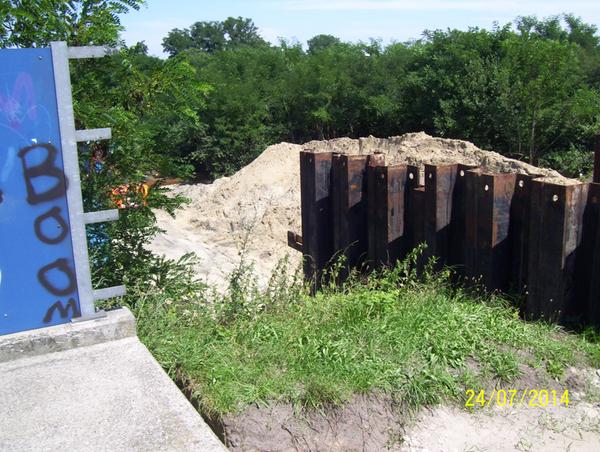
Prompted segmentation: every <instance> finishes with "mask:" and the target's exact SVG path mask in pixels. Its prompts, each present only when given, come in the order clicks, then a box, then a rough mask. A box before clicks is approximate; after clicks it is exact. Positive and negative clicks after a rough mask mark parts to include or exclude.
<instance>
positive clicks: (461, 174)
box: [448, 164, 483, 281]
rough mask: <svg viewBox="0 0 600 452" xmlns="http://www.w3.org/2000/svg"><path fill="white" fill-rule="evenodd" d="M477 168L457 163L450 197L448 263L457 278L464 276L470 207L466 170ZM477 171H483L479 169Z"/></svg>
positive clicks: (461, 278)
mask: <svg viewBox="0 0 600 452" xmlns="http://www.w3.org/2000/svg"><path fill="white" fill-rule="evenodd" d="M474 169H477V167H475V166H471V165H460V164H459V165H457V168H456V181H455V183H454V193H453V198H452V218H451V220H450V223H451V224H452V227H451V229H450V231H449V232H450V243H449V245H448V248H449V250H448V264H449V265H450V266H452V268H453V272H454V273H455V275H456V277H457V280H458V281H462V280H464V277H465V261H466V256H465V248H466V237H467V211H468V210H469V209H471V208H472V206H471V205H469V203H468V202H467V171H471V170H474ZM479 171H483V170H482V169H479Z"/></svg>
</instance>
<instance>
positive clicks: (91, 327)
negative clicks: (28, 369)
mask: <svg viewBox="0 0 600 452" xmlns="http://www.w3.org/2000/svg"><path fill="white" fill-rule="evenodd" d="M135 335H136V329H135V318H134V317H133V314H131V311H129V309H127V308H118V309H111V310H109V311H106V312H105V311H100V312H98V313H97V314H96V315H94V317H93V318H88V319H86V320H83V319H81V318H78V319H73V320H72V321H71V322H69V323H65V324H62V325H55V326H51V327H48V328H40V329H38V330H29V331H22V332H20V333H14V334H5V335H2V336H0V363H3V362H7V361H12V360H15V359H20V358H24V357H28V356H38V355H44V354H46V353H53V352H60V351H64V350H70V349H73V348H77V347H87V346H89V345H95V344H101V343H103V342H110V341H117V340H119V339H124V338H126V337H135Z"/></svg>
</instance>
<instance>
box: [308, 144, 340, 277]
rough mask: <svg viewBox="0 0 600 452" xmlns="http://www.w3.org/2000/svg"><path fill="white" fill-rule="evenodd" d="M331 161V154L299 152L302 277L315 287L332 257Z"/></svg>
mask: <svg viewBox="0 0 600 452" xmlns="http://www.w3.org/2000/svg"><path fill="white" fill-rule="evenodd" d="M331 161H332V153H331V152H326V153H316V152H312V151H304V152H300V174H301V177H300V191H301V195H300V196H301V203H302V237H303V241H302V252H303V254H304V275H305V276H306V277H307V278H308V279H309V280H310V281H313V282H315V283H316V286H315V287H318V285H319V278H320V276H321V272H322V270H323V269H324V268H325V266H326V265H327V263H328V262H329V260H330V259H331V257H332V255H333V234H332V228H331V197H330V182H331Z"/></svg>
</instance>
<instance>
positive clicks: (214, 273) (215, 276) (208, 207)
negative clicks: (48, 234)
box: [150, 133, 572, 283]
mask: <svg viewBox="0 0 600 452" xmlns="http://www.w3.org/2000/svg"><path fill="white" fill-rule="evenodd" d="M307 149H309V150H313V151H316V152H339V153H347V154H372V153H374V152H380V153H384V154H386V159H387V163H388V164H389V165H404V164H410V165H417V166H421V167H422V166H423V164H425V163H427V164H435V165H442V164H452V163H462V164H466V165H474V166H481V167H483V168H484V169H485V171H486V172H487V173H490V174H503V173H523V174H535V175H542V176H546V177H547V178H548V179H550V180H552V181H555V182H559V183H570V182H572V180H569V179H565V178H563V177H562V176H560V174H558V173H557V172H556V171H551V170H547V169H541V168H536V167H533V166H531V165H528V164H526V163H523V162H519V161H516V160H512V159H508V158H506V157H503V156H501V155H500V154H498V153H495V152H490V151H484V150H481V149H479V148H477V147H476V146H474V145H473V144H471V143H468V142H465V141H460V140H449V139H442V138H433V137H431V136H429V135H427V134H425V133H411V134H406V135H403V136H400V137H392V138H387V139H380V138H375V137H368V138H361V139H359V140H353V139H350V138H339V139H335V140H329V141H311V142H309V143H306V144H304V145H295V144H290V143H281V144H277V145H273V146H269V147H268V148H267V149H266V150H265V151H264V152H263V153H262V154H261V155H260V156H259V157H258V158H257V159H256V160H255V161H254V162H252V163H251V164H250V165H248V166H247V167H245V168H243V169H241V170H240V171H238V172H237V173H236V174H235V175H233V176H231V177H226V178H222V179H218V180H216V181H215V182H214V183H212V184H210V185H207V184H198V185H187V184H183V185H180V186H177V187H175V188H174V189H173V191H174V192H175V193H180V194H182V195H184V196H186V197H188V198H190V199H191V200H192V202H191V204H189V205H188V206H186V208H185V210H183V211H180V212H179V213H178V214H177V218H176V219H175V220H174V219H172V218H171V217H170V216H168V215H167V214H166V213H164V212H157V219H158V226H159V227H161V228H163V229H165V230H166V233H165V234H161V235H159V236H158V237H157V238H156V240H155V241H154V242H153V243H152V245H151V247H150V248H151V249H152V250H153V251H154V252H156V253H157V254H159V255H163V254H164V255H166V256H167V257H168V258H172V259H177V258H178V257H180V256H181V255H183V254H185V253H186V252H195V253H196V254H197V255H198V256H199V257H200V258H201V259H202V262H201V264H200V265H199V266H197V267H196V270H197V271H198V273H199V274H200V275H202V276H204V277H207V278H208V280H209V281H212V282H217V283H222V282H223V277H224V276H226V275H227V274H228V273H229V272H230V271H231V270H232V269H233V268H234V267H235V266H236V265H238V263H239V259H240V257H239V251H240V246H241V244H242V242H243V241H244V237H245V236H246V235H247V237H248V240H247V249H248V257H249V258H250V259H251V260H254V261H255V268H256V271H257V273H258V275H259V276H260V277H261V278H267V277H268V276H269V275H270V272H271V270H272V269H273V267H274V266H275V264H276V263H277V261H278V260H279V259H281V258H283V257H284V256H285V255H286V253H288V254H289V255H290V258H291V261H292V262H293V263H299V262H300V257H301V256H300V253H299V252H297V251H295V250H293V249H291V248H289V247H288V246H287V231H288V230H292V231H295V232H298V233H301V232H302V227H301V218H300V171H299V170H300V163H299V162H300V157H299V152H300V151H302V150H307Z"/></svg>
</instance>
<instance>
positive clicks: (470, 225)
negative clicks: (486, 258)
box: [464, 168, 483, 287]
mask: <svg viewBox="0 0 600 452" xmlns="http://www.w3.org/2000/svg"><path fill="white" fill-rule="evenodd" d="M482 174H483V168H475V169H472V170H467V171H466V192H467V193H466V212H465V233H466V236H465V263H464V264H465V285H466V286H467V287H471V286H473V285H476V284H478V282H479V281H480V280H481V273H480V272H479V266H478V265H477V256H478V252H477V249H478V237H477V233H478V220H477V218H478V208H479V205H478V202H479V196H478V193H479V186H480V179H481V175H482Z"/></svg>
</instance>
